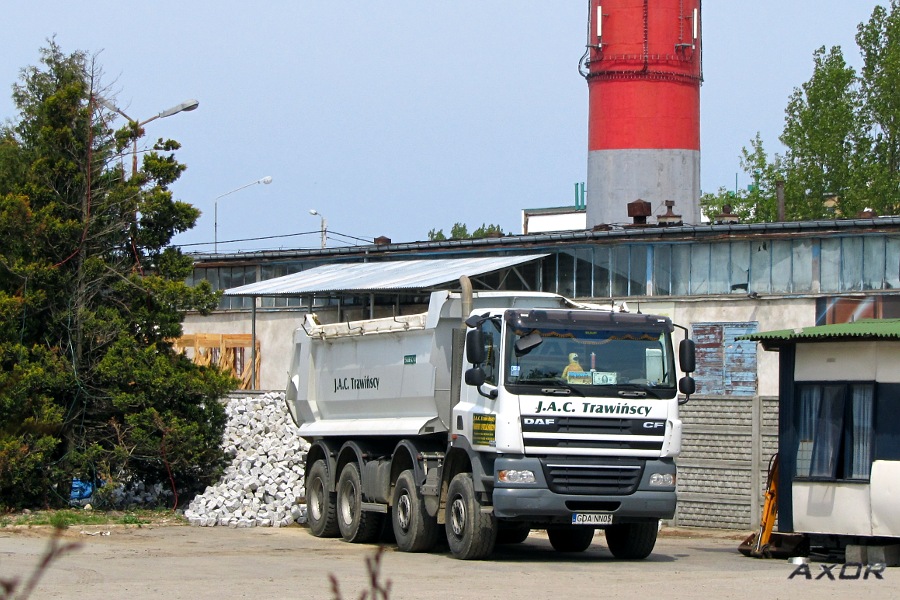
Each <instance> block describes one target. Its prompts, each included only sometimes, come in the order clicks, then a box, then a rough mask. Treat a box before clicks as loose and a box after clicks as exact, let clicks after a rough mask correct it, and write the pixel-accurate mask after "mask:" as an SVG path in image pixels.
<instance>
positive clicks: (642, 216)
mask: <svg viewBox="0 0 900 600" xmlns="http://www.w3.org/2000/svg"><path fill="white" fill-rule="evenodd" d="M652 214H653V209H652V208H651V207H650V203H649V202H647V201H646V200H641V199H640V198H638V199H637V200H635V201H634V202H629V203H628V216H629V217H631V218H632V219H633V220H634V224H635V225H646V224H647V217H649V216H650V215H652Z"/></svg>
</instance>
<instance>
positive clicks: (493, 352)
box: [286, 278, 694, 559]
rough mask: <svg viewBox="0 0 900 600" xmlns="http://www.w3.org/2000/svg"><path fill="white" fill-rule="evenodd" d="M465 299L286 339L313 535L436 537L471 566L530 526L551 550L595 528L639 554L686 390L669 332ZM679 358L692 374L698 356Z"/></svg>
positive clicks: (496, 296)
mask: <svg viewBox="0 0 900 600" xmlns="http://www.w3.org/2000/svg"><path fill="white" fill-rule="evenodd" d="M461 287H462V290H463V291H462V292H460V293H455V292H446V291H445V292H434V293H432V294H431V298H430V303H429V307H428V311H427V312H426V313H422V314H416V315H408V316H398V317H393V318H386V319H384V318H383V319H370V320H363V321H355V322H347V323H335V324H319V323H317V322H316V319H315V317H314V316H313V315H310V316H308V317H307V318H306V320H305V322H304V324H303V326H302V327H300V328H298V329H297V330H296V332H295V335H294V353H293V358H292V362H291V371H290V373H289V376H290V379H289V383H288V386H287V393H286V398H287V402H288V407H289V409H290V412H291V415H292V416H293V418H294V420H295V421H296V423H297V424H298V425H299V427H300V430H301V435H302V436H303V437H304V438H305V439H307V440H308V441H309V442H310V448H309V451H308V454H307V462H306V502H307V507H308V512H307V515H308V519H309V528H310V530H311V531H312V533H313V534H314V535H316V536H319V537H336V536H338V535H340V536H342V537H343V538H344V539H345V540H347V541H349V542H371V541H376V540H377V539H379V538H380V536H382V535H385V534H387V535H390V534H391V532H392V534H393V536H394V538H395V539H396V543H397V546H398V547H399V549H400V550H403V551H407V552H424V551H428V550H430V549H432V548H433V547H434V546H435V545H436V543H437V542H438V540H439V538H440V537H441V534H442V532H444V533H445V534H446V539H447V543H448V545H449V547H450V551H451V552H452V554H453V556H454V557H456V558H460V559H481V558H486V557H488V556H489V555H490V554H491V553H492V552H493V550H494V547H495V544H498V543H516V542H521V541H524V540H525V539H526V537H527V536H528V534H529V531H530V530H532V529H543V530H546V531H547V535H548V538H549V540H550V543H551V544H552V546H553V547H554V548H555V549H556V550H558V551H562V552H580V551H584V550H585V549H587V548H588V546H589V545H590V544H591V541H592V538H593V536H594V532H595V530H596V529H603V530H605V536H606V542H607V545H608V547H609V549H610V551H611V552H612V553H613V555H615V556H616V557H620V558H643V557H646V556H647V555H648V554H650V552H651V551H652V549H653V547H654V545H655V543H656V536H657V531H658V528H659V520H660V519H666V518H672V517H673V516H674V512H675V474H676V473H675V463H674V457H675V456H677V455H678V453H679V451H680V447H681V421H680V420H679V418H678V404H679V399H681V401H684V400H685V399H686V398H687V397H689V396H690V394H691V393H693V391H694V380H693V379H692V378H691V377H690V376H689V375H688V376H684V377H682V379H681V380H680V381H679V382H678V383H677V385H676V377H677V375H676V368H675V358H674V356H673V350H672V332H673V325H672V323H671V321H670V320H669V319H668V318H665V317H657V316H651V315H645V314H630V313H627V312H622V311H621V310H619V309H614V310H611V309H603V308H601V307H599V306H595V305H583V304H578V303H575V302H572V301H570V300H567V299H565V298H563V297H562V296H557V295H553V294H542V293H516V292H478V293H474V294H473V293H472V291H471V286H470V285H469V284H468V281H467V279H466V278H462V279H461ZM679 354H680V356H679V359H680V363H681V365H680V366H681V370H682V371H684V372H685V373H690V372H692V371H693V370H694V346H693V343H692V342H691V341H690V340H688V339H685V340H684V341H682V343H681V347H680V349H679ZM679 390H680V391H681V396H679ZM388 519H389V521H388Z"/></svg>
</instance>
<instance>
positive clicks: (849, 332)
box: [737, 319, 900, 349]
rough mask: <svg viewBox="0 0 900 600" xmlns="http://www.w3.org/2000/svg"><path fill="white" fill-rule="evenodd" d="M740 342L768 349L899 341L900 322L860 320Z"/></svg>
mask: <svg viewBox="0 0 900 600" xmlns="http://www.w3.org/2000/svg"><path fill="white" fill-rule="evenodd" d="M737 339H739V340H751V341H755V342H762V343H763V346H764V347H765V348H767V349H768V348H777V347H780V346H786V345H789V344H796V343H801V342H832V341H839V340H851V341H860V340H900V319H860V320H859V321H854V322H853V323H836V324H834V325H819V326H818V327H803V328H797V329H779V330H777V331H764V332H760V333H753V334H750V335H744V336H741V337H739V338H737Z"/></svg>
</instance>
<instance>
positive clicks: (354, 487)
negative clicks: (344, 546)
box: [337, 463, 382, 544]
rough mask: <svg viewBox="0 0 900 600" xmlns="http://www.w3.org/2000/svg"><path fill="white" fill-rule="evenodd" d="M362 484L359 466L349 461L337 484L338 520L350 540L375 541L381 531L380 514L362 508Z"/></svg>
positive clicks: (360, 542)
mask: <svg viewBox="0 0 900 600" xmlns="http://www.w3.org/2000/svg"><path fill="white" fill-rule="evenodd" d="M362 502H363V499H362V484H361V480H360V477H359V467H357V466H356V463H347V464H346V465H344V469H343V470H342V471H341V476H340V478H338V484H337V522H338V528H339V529H340V530H341V537H342V538H344V539H345V540H347V541H348V542H353V543H358V544H362V543H366V542H374V541H375V540H376V539H377V538H378V534H379V533H380V532H381V523H382V519H381V516H382V515H380V514H378V513H374V512H364V511H363V510H362Z"/></svg>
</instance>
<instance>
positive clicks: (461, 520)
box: [450, 497, 466, 537]
mask: <svg viewBox="0 0 900 600" xmlns="http://www.w3.org/2000/svg"><path fill="white" fill-rule="evenodd" d="M450 529H451V530H452V531H453V535H455V536H457V537H462V534H463V531H465V530H466V503H465V502H463V499H462V498H459V497H457V498H454V499H453V504H451V505H450Z"/></svg>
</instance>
